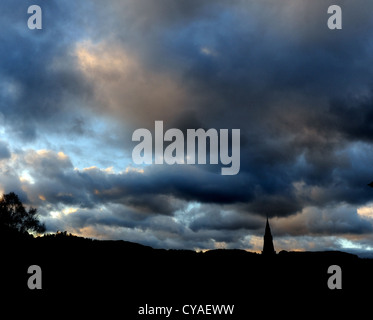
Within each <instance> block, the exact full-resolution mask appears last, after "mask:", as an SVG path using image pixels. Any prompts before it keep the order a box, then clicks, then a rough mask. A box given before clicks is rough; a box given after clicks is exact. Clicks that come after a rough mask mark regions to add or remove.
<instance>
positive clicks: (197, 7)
mask: <svg viewBox="0 0 373 320" xmlns="http://www.w3.org/2000/svg"><path fill="white" fill-rule="evenodd" d="M36 2H37V3H36ZM32 4H38V5H39V6H40V7H41V9H42V19H43V20H42V29H41V30H37V29H35V30H30V29H28V27H27V20H28V18H29V16H30V15H29V14H27V9H28V7H29V6H30V5H32ZM333 4H337V5H339V6H340V7H341V8H342V14H343V28H342V29H341V30H329V29H328V27H327V20H328V18H329V16H330V15H328V13H327V10H328V7H329V6H330V5H333ZM372 11H373V2H372V1H368V0H356V1H353V2H351V1H342V0H336V1H332V2H330V3H329V2H328V1H326V2H325V1H321V0H317V1H307V2H306V1H297V0H284V1H276V0H264V1H258V0H255V1H254V0H236V1H228V0H215V1H208V0H207V1H197V0H177V1H176V0H157V1H154V0H122V1H119V0H108V1H105V2H103V1H98V0H91V1H88V0H80V1H72V0H66V1H50V0H48V1H46V0H37V1H34V2H30V1H26V0H19V1H11V0H2V1H1V4H0V28H1V33H0V40H1V46H0V66H1V67H0V192H1V193H9V192H15V193H17V194H18V195H19V196H20V198H21V200H22V201H23V203H24V204H25V205H26V206H32V207H36V208H37V209H38V212H39V214H40V220H41V221H43V222H44V223H45V224H46V227H47V232H56V231H57V230H60V231H64V230H66V231H67V232H71V233H73V234H76V235H79V236H84V237H91V238H97V239H114V240H117V239H122V240H127V241H134V242H138V243H142V244H145V245H149V246H152V247H154V248H166V249H168V248H173V249H193V250H205V249H214V248H239V249H246V250H251V251H257V252H258V251H260V250H262V245H263V238H262V237H263V234H264V228H265V219H266V216H268V217H269V218H270V224H271V229H272V234H273V237H274V246H275V249H276V251H280V250H343V251H348V252H353V253H358V254H359V255H361V256H369V255H370V256H373V189H372V188H370V187H368V186H367V184H368V183H370V182H371V181H372V180H373V166H372V163H373V91H372V88H373V67H372V66H373V38H372V31H373V30H372V29H373V20H372V18H371V12H372ZM155 121H163V123H164V127H165V129H167V128H179V129H180V130H183V132H185V131H186V130H187V129H198V128H203V129H205V130H207V129H209V128H215V129H217V130H219V129H229V130H232V129H240V141H241V142H240V164H241V166H240V171H239V173H238V174H237V175H221V174H220V169H221V165H208V164H207V165H203V164H196V165H167V164H163V165H156V164H153V165H137V164H135V163H134V162H133V160H132V150H133V148H134V147H135V146H136V144H137V143H136V142H133V141H132V133H133V132H134V131H135V130H136V129H139V128H147V129H148V130H150V131H151V132H154V122H155Z"/></svg>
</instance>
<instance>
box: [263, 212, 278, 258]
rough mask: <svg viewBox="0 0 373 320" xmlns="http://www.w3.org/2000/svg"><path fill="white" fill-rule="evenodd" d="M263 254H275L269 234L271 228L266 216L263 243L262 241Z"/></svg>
mask: <svg viewBox="0 0 373 320" xmlns="http://www.w3.org/2000/svg"><path fill="white" fill-rule="evenodd" d="M262 254H263V255H266V256H271V255H275V254H276V251H275V248H274V247H273V239H272V234H271V228H270V227H269V222H268V217H267V223H266V229H265V232H264V243H263V251H262Z"/></svg>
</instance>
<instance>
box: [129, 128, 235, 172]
mask: <svg viewBox="0 0 373 320" xmlns="http://www.w3.org/2000/svg"><path fill="white" fill-rule="evenodd" d="M154 126H155V130H154V157H153V136H152V133H151V132H150V131H149V130H148V129H144V128H141V129H137V130H135V131H134V132H133V134H132V141H139V142H140V143H139V144H138V145H136V146H135V147H134V149H133V151H132V160H133V162H134V163H135V164H153V158H154V164H168V165H173V164H196V163H197V164H207V158H209V164H219V161H220V163H221V164H222V165H224V167H222V168H221V174H222V175H236V174H237V173H238V172H239V171H240V129H232V132H231V135H229V130H228V129H220V130H219V131H218V130H216V129H208V130H204V129H187V131H186V140H185V137H184V133H183V132H182V131H181V130H180V129H175V128H173V129H169V130H167V131H166V132H164V130H163V121H155V125H154ZM229 136H231V143H229ZM207 139H208V140H207ZM207 141H208V142H209V150H208V151H209V156H208V155H207V148H208V143H207ZM164 142H170V143H169V144H168V145H167V146H166V148H164ZM229 146H230V148H229ZM229 149H230V150H231V152H229Z"/></svg>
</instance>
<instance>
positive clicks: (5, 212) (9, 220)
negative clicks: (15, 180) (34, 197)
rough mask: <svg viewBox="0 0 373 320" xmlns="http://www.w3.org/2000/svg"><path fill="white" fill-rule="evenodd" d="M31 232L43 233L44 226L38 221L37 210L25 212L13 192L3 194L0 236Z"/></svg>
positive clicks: (0, 208)
mask: <svg viewBox="0 0 373 320" xmlns="http://www.w3.org/2000/svg"><path fill="white" fill-rule="evenodd" d="M33 231H34V232H38V233H43V232H44V231H45V225H44V224H42V223H40V221H39V219H38V216H37V209H35V208H30V209H29V210H28V211H27V210H26V209H25V207H24V206H23V204H22V202H21V201H20V200H19V198H18V196H17V195H16V194H15V193H14V192H11V193H8V194H4V195H3V197H2V199H1V200H0V234H1V235H2V236H9V235H27V234H28V233H29V232H33Z"/></svg>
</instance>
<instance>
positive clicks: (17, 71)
mask: <svg viewBox="0 0 373 320" xmlns="http://www.w3.org/2000/svg"><path fill="white" fill-rule="evenodd" d="M29 5H30V3H29V2H28V1H17V2H14V1H4V2H2V4H1V8H2V12H3V13H4V11H3V9H5V10H6V11H9V12H7V13H5V15H4V16H6V19H4V20H3V19H2V23H1V29H2V30H3V33H2V39H1V41H2V45H1V48H0V57H1V66H2V67H1V71H0V81H1V84H2V89H3V90H2V95H1V100H0V112H2V114H3V116H4V123H5V125H6V128H7V130H9V132H11V133H13V134H14V135H16V136H17V137H19V138H21V139H24V140H26V141H33V140H35V139H36V138H37V137H38V134H42V133H45V132H48V131H53V132H56V131H58V130H62V129H66V128H65V127H64V122H61V120H62V119H64V120H65V121H66V122H69V121H70V120H74V118H76V116H75V115H74V112H73V111H74V108H72V107H73V106H72V104H73V103H74V102H75V103H76V102H77V101H79V99H81V98H82V97H83V98H84V96H85V95H86V94H85V92H89V88H88V86H86V84H85V82H84V81H83V78H82V77H81V76H79V74H78V73H77V72H76V71H75V70H74V69H73V68H72V67H71V66H72V64H73V63H72V62H73V61H72V60H71V61H68V59H69V56H68V54H67V53H68V51H69V50H70V45H71V44H72V43H73V42H72V41H74V40H75V41H76V40H78V39H79V37H81V32H80V30H82V28H81V27H80V25H81V24H82V22H83V21H82V20H84V19H81V18H80V16H84V15H81V9H82V8H81V6H79V5H78V4H74V3H73V2H70V1H65V2H63V3H56V2H51V1H40V2H39V3H38V5H40V6H41V7H42V10H43V26H44V28H43V29H42V30H29V29H28V28H27V19H28V17H29V16H30V15H28V14H27V8H28V6H29ZM60 57H64V59H67V61H66V60H65V66H64V68H58V67H56V62H57V61H58V59H59V58H60Z"/></svg>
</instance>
